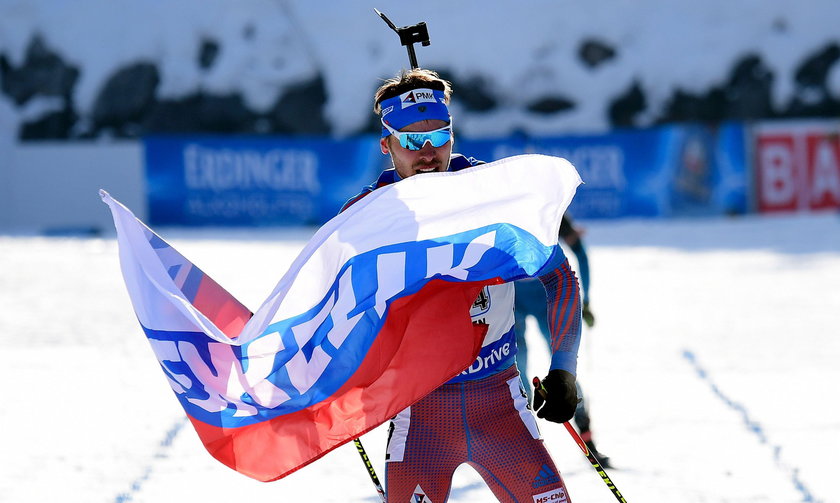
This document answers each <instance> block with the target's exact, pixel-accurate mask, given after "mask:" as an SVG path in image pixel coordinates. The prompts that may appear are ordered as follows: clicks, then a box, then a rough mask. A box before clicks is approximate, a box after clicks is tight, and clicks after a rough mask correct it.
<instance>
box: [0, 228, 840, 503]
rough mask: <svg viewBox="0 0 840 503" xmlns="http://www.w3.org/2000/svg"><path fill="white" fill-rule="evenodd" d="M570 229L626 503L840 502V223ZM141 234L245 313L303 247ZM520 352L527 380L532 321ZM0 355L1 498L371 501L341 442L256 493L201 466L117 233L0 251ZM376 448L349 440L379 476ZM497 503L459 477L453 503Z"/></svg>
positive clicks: (568, 476)
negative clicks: (140, 313) (583, 267)
mask: <svg viewBox="0 0 840 503" xmlns="http://www.w3.org/2000/svg"><path fill="white" fill-rule="evenodd" d="M581 223H582V224H583V225H584V226H585V227H586V228H587V232H586V235H585V240H586V244H587V246H588V248H589V252H590V253H589V254H590V264H591V267H592V292H591V297H592V303H593V304H592V305H593V309H594V310H595V315H596V317H597V324H596V326H595V327H594V328H592V329H590V330H587V331H586V332H585V333H584V338H583V340H582V344H581V354H580V359H579V365H578V369H579V370H578V373H579V376H580V381H581V383H582V386H583V390H584V395H585V397H586V399H587V401H588V402H589V406H590V410H591V413H592V420H593V430H594V432H595V434H596V440H597V442H598V447H599V449H600V450H601V451H602V452H604V453H605V454H607V455H609V456H610V457H611V459H612V461H613V463H614V464H615V465H616V468H615V469H613V470H609V475H610V478H611V479H612V481H613V482H614V483H615V484H616V487H617V488H618V489H619V490H620V491H621V493H622V494H623V495H624V496H625V498H626V499H627V501H630V502H633V503H674V502H679V503H795V502H819V503H832V502H833V503H838V501H840V500H838V499H837V497H835V491H834V488H833V485H834V484H833V480H834V471H835V468H834V465H835V463H834V462H833V461H832V460H833V459H834V457H836V456H835V454H836V452H837V451H838V449H840V400H838V398H837V393H836V392H835V390H834V389H833V387H834V383H837V382H840V369H839V368H838V366H837V361H840V343H838V339H837V327H838V326H840V289H838V288H837V284H838V283H837V280H838V278H840V218H838V217H837V215H834V214H823V215H812V216H803V215H793V216H785V217H772V218H771V217H758V216H751V217H742V218H737V219H699V220H675V221H638V220H628V221H615V222H604V221H600V222H581ZM157 230H158V232H159V233H160V234H161V235H162V236H163V237H164V238H165V239H167V240H168V241H169V242H170V243H171V244H173V246H175V247H176V248H178V249H179V251H181V252H182V253H184V254H185V255H186V256H187V257H190V258H191V259H192V260H193V261H194V262H195V263H196V265H198V266H199V267H201V268H202V269H203V270H205V271H206V272H207V273H208V274H210V275H211V276H213V277H214V278H215V279H216V280H217V281H218V282H219V283H220V284H222V285H224V286H225V287H226V288H227V289H228V290H229V291H231V292H232V293H233V294H234V295H236V296H237V297H238V298H239V299H240V300H242V301H243V302H244V303H245V304H246V305H248V306H255V305H258V304H259V303H260V302H261V301H262V300H263V299H264V298H265V296H266V295H267V294H268V292H270V291H271V289H272V288H273V286H274V283H275V282H276V281H277V279H278V278H280V277H281V276H282V274H283V272H284V271H285V268H286V267H287V266H288V264H290V263H291V261H292V260H293V259H294V257H295V256H296V254H297V253H298V252H299V250H300V249H301V248H302V247H303V245H304V243H305V241H306V239H308V236H309V235H311V232H312V230H311V229H303V230H300V229H298V230H272V229H246V230H225V231H221V230H215V229H198V230H190V229H157ZM231 257H236V260H231ZM526 337H527V340H528V344H529V345H530V346H531V351H529V360H530V365H531V369H534V371H535V372H537V373H541V372H543V369H544V368H545V365H546V362H547V360H548V354H547V350H546V349H545V343H544V341H543V340H542V339H541V338H540V336H539V335H538V334H537V333H536V332H535V331H534V326H533V325H532V320H529V327H528V333H527V336H526ZM0 356H2V358H3V361H4V364H3V365H0V381H2V382H4V383H13V384H12V387H11V388H7V389H9V390H10V391H13V392H12V393H9V394H8V395H7V400H5V401H4V406H3V407H0V426H2V429H3V431H4V432H14V433H13V434H7V435H6V436H5V440H4V452H6V453H14V455H13V456H9V455H7V456H5V457H4V458H3V461H2V462H0V469H2V470H0V472H1V473H3V476H2V477H0V501H2V502H10V503H41V502H43V501H62V502H63V503H97V502H101V503H128V502H131V503H169V502H183V501H204V502H207V503H212V502H221V501H228V500H234V499H238V500H242V499H247V500H250V501H280V502H298V501H312V500H317V501H321V502H331V501H336V502H338V501H341V502H347V501H358V502H371V503H375V502H376V501H377V496H376V493H375V492H374V489H373V486H372V484H371V483H370V481H369V480H368V477H367V474H366V471H365V468H364V466H363V465H362V463H361V461H360V459H359V456H358V454H357V453H356V450H355V448H354V447H353V445H352V444H350V445H345V446H342V447H340V448H338V449H336V450H335V451H333V452H331V453H329V454H328V455H326V456H325V457H324V458H322V459H320V460H318V461H317V462H315V463H313V464H311V465H309V466H307V467H304V468H302V469H301V470H299V471H297V472H295V473H293V474H291V475H290V476H288V477H286V478H284V479H281V480H279V481H275V482H271V483H268V484H264V483H260V482H257V481H254V480H251V479H249V478H247V477H245V476H243V475H240V474H238V473H236V472H233V471H232V470H230V469H228V468H227V467H225V466H223V465H221V464H220V463H219V462H218V461H216V460H215V459H213V458H212V457H211V456H210V455H209V454H208V453H207V452H206V451H205V450H204V448H203V447H202V446H201V444H200V442H199V440H198V438H197V435H196V434H195V433H194V432H193V430H192V428H191V426H190V425H189V423H188V421H186V419H185V418H184V415H183V411H182V410H181V408H180V405H179V404H178V402H177V400H176V399H175V398H174V396H173V395H172V392H171V390H170V389H169V386H168V384H167V381H166V378H165V377H164V375H163V373H162V372H161V371H160V368H159V365H158V364H157V362H156V361H155V359H154V356H153V354H152V352H151V350H150V348H149V346H148V343H147V341H146V339H145V337H144V336H143V332H142V330H141V329H140V327H139V326H138V324H137V321H136V318H135V317H134V315H133V313H132V311H131V307H130V303H129V299H128V296H127V294H126V292H125V286H124V284H123V282H122V278H121V276H120V272H119V265H118V256H117V247H116V243H115V240H114V239H113V236H108V237H105V238H85V239H81V238H57V237H55V238H46V237H33V236H10V235H0ZM701 357H702V358H701ZM701 360H702V364H701V363H700V362H701ZM540 428H541V431H542V434H543V435H544V437H545V441H546V445H547V446H548V448H549V450H551V452H552V455H553V456H554V457H555V460H556V462H557V464H558V467H559V468H560V469H561V471H562V474H563V477H564V479H565V480H566V483H567V485H568V487H569V491H570V494H571V497H572V499H573V501H575V502H577V503H580V502H586V501H592V502H598V501H605V502H606V501H612V498H613V496H612V495H611V494H610V492H609V490H608V489H607V488H606V486H605V485H604V483H603V481H602V480H601V478H600V477H599V476H598V475H597V474H596V473H595V472H594V470H593V469H592V467H591V466H590V465H589V463H588V461H587V460H586V459H585V458H584V457H583V456H582V455H581V453H580V451H579V450H578V449H577V447H576V446H575V444H574V442H573V441H572V439H571V437H570V436H569V435H568V433H567V432H565V429H564V428H562V427H561V426H559V425H554V424H551V423H545V422H541V423H540ZM386 436H387V431H386V427H385V426H381V427H379V428H377V429H375V430H373V431H372V432H370V433H368V434H366V435H365V436H364V438H363V441H364V443H365V448H366V449H367V451H368V454H369V456H370V458H371V461H372V462H373V464H374V467H375V468H376V471H377V473H378V475H379V476H380V478H381V479H384V461H383V459H384V447H385V439H386ZM492 500H493V499H492V495H491V493H490V492H489V490H488V489H487V488H486V486H485V485H484V483H483V482H482V481H481V479H480V477H479V476H478V475H477V473H476V472H475V471H474V470H472V469H470V468H467V467H463V468H461V469H459V470H458V471H457V472H456V474H455V477H454V483H453V490H452V494H451V498H450V501H452V502H485V501H492Z"/></svg>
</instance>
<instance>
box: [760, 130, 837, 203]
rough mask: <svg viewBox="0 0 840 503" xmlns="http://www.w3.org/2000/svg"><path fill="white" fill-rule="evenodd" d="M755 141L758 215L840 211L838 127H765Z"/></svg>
mask: <svg viewBox="0 0 840 503" xmlns="http://www.w3.org/2000/svg"><path fill="white" fill-rule="evenodd" d="M753 138H754V139H755V142H754V146H755V177H756V179H755V182H756V185H755V187H756V190H755V196H756V209H757V210H758V211H759V212H760V213H771V212H782V211H816V210H823V209H837V208H840V122H838V121H808V122H780V123H764V124H759V125H757V126H756V127H755V129H754V136H753Z"/></svg>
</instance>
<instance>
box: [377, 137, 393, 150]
mask: <svg viewBox="0 0 840 503" xmlns="http://www.w3.org/2000/svg"><path fill="white" fill-rule="evenodd" d="M390 137H391V136H390V135H389V136H386V137H385V138H380V139H379V150H381V151H382V153H383V154H389V153H390V152H391V150H390V149H389V148H388V138H390Z"/></svg>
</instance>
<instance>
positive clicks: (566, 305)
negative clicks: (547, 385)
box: [537, 246, 581, 375]
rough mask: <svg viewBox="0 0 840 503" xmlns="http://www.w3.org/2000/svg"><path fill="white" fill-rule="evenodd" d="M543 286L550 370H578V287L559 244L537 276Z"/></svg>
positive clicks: (574, 372) (573, 371) (574, 371)
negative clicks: (549, 260) (548, 337)
mask: <svg viewBox="0 0 840 503" xmlns="http://www.w3.org/2000/svg"><path fill="white" fill-rule="evenodd" d="M537 277H538V278H539V280H540V281H541V282H542V284H543V287H544V288H545V296H546V304H547V305H548V329H549V332H550V333H551V341H550V345H551V364H550V366H549V369H550V370H554V369H561V370H565V371H567V372H569V373H571V374H573V375H575V374H576V372H577V354H578V349H579V348H580V330H581V328H580V309H581V307H580V287H579V286H578V280H577V277H576V276H575V272H574V271H573V270H572V268H571V266H570V265H569V259H567V258H566V256H565V255H564V254H563V252H562V250H561V249H560V247H559V246H558V247H557V253H556V255H555V257H554V259H553V260H552V261H551V263H550V264H548V265H547V266H546V267H544V268H543V269H542V270H541V271H540V272H539V275H538V276H537Z"/></svg>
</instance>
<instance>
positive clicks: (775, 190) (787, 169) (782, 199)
mask: <svg viewBox="0 0 840 503" xmlns="http://www.w3.org/2000/svg"><path fill="white" fill-rule="evenodd" d="M759 169H761V194H762V200H763V201H762V202H763V203H764V204H767V205H771V206H777V205H784V204H788V203H789V202H790V201H793V199H794V197H795V196H796V179H795V177H794V170H793V152H791V151H790V149H788V148H787V147H786V146H785V145H782V144H772V143H770V144H767V145H765V146H764V148H762V149H761V151H760V163H759Z"/></svg>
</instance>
